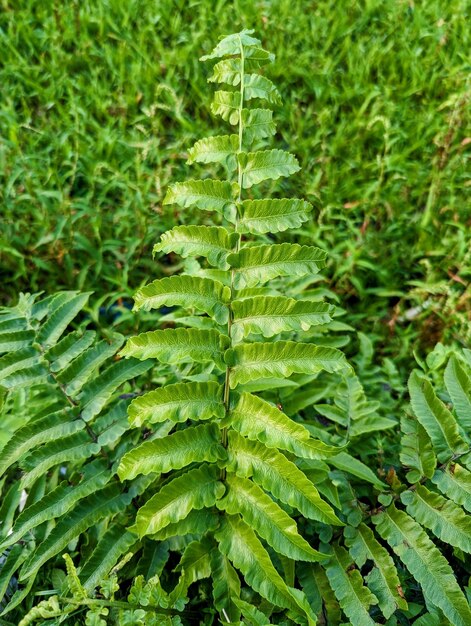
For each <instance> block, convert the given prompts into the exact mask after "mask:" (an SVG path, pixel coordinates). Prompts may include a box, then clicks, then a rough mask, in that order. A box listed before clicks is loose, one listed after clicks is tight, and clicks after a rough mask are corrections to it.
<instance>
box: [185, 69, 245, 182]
mask: <svg viewBox="0 0 471 626" xmlns="http://www.w3.org/2000/svg"><path fill="white" fill-rule="evenodd" d="M231 60H232V59H231ZM222 62H223V63H225V62H226V61H222ZM238 150H239V135H218V136H216V137H205V138H204V139H200V140H199V141H197V142H196V143H195V144H194V145H193V147H192V148H190V149H189V150H188V161H187V162H188V163H189V164H191V163H223V164H225V165H227V166H228V168H229V169H230V170H231V171H232V170H234V169H235V167H236V157H235V154H236V153H237V151H238Z"/></svg>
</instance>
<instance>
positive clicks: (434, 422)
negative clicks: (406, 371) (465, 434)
mask: <svg viewBox="0 0 471 626" xmlns="http://www.w3.org/2000/svg"><path fill="white" fill-rule="evenodd" d="M409 393H410V399H411V405H412V408H413V410H414V413H415V415H416V416H417V419H418V420H419V422H420V423H421V424H422V426H423V427H424V428H425V430H426V431H427V433H428V435H429V437H430V439H431V440H432V443H433V447H434V449H435V452H436V454H437V458H438V460H439V461H441V462H442V463H443V462H445V461H448V460H450V459H452V458H453V457H454V456H455V455H460V454H463V453H465V452H467V451H468V450H469V446H468V445H467V443H466V442H465V441H464V440H463V439H462V437H461V435H460V433H459V430H458V424H457V422H456V420H455V418H454V417H453V415H452V414H451V413H450V411H449V410H448V409H447V408H446V406H445V405H444V404H443V402H441V400H439V399H438V398H437V396H436V395H435V392H434V390H433V387H432V385H431V384H430V383H429V382H428V381H427V380H425V379H424V378H422V377H421V376H419V374H417V372H413V373H412V374H411V376H410V378H409Z"/></svg>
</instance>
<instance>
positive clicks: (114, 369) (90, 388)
mask: <svg viewBox="0 0 471 626" xmlns="http://www.w3.org/2000/svg"><path fill="white" fill-rule="evenodd" d="M152 366H153V362H152V361H151V360H147V361H139V360H138V359H126V360H125V361H118V362H117V363H113V365H110V366H109V367H108V368H106V370H105V371H104V372H100V375H99V376H97V377H96V378H95V379H94V380H93V381H92V382H90V383H88V384H87V386H86V387H85V388H84V389H83V391H82V393H81V394H80V401H81V403H82V406H83V408H82V413H81V415H82V419H84V420H85V421H86V422H88V421H90V420H91V419H93V418H94V417H95V416H96V415H98V413H99V412H100V411H101V410H102V408H103V407H104V406H105V404H106V403H107V402H108V400H110V398H111V397H112V395H113V394H114V393H115V391H116V390H117V389H118V388H119V387H120V386H121V385H122V384H123V383H124V382H126V381H127V380H130V379H131V378H137V377H138V376H140V375H141V374H144V372H147V371H148V370H149V369H150V368H151V367H152Z"/></svg>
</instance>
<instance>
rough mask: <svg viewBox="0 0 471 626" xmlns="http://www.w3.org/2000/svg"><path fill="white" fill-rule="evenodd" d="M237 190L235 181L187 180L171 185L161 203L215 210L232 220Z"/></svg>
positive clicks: (184, 207)
mask: <svg viewBox="0 0 471 626" xmlns="http://www.w3.org/2000/svg"><path fill="white" fill-rule="evenodd" d="M237 192H238V186H237V184H236V183H229V182H226V181H220V180H210V179H206V180H189V181H186V182H184V183H175V184H174V185H172V186H171V187H170V188H169V190H168V191H167V195H166V196H165V198H164V201H163V204H177V205H178V206H181V207H182V208H183V209H186V208H188V207H191V206H194V207H196V208H197V209H201V210H203V211H216V212H217V213H220V214H221V215H222V216H223V217H225V218H227V219H228V220H233V219H234V215H235V197H236V194H237Z"/></svg>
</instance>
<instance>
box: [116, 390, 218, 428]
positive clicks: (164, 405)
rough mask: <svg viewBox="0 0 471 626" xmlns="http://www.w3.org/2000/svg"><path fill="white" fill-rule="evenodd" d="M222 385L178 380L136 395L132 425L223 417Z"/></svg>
mask: <svg viewBox="0 0 471 626" xmlns="http://www.w3.org/2000/svg"><path fill="white" fill-rule="evenodd" d="M222 395H223V388H222V386H221V385H218V383H215V382H203V383H198V382H191V383H175V384H174V385H166V386H165V387H160V388H159V389H154V391H150V392H149V393H146V394H144V395H143V396H140V397H138V398H135V399H134V400H133V401H132V402H131V404H130V405H129V408H128V415H129V422H130V424H131V426H134V427H138V426H142V424H144V423H150V424H154V423H156V422H165V421H166V420H171V421H172V422H186V421H187V420H207V419H210V418H211V417H213V416H216V417H217V418H219V419H222V418H223V417H224V414H225V408H224V404H223V398H222Z"/></svg>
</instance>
